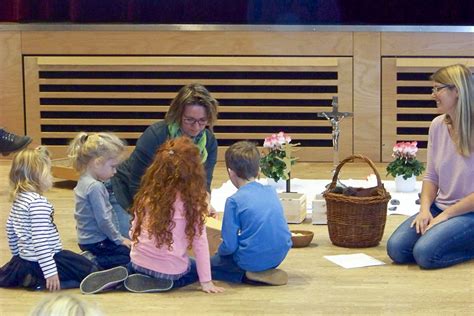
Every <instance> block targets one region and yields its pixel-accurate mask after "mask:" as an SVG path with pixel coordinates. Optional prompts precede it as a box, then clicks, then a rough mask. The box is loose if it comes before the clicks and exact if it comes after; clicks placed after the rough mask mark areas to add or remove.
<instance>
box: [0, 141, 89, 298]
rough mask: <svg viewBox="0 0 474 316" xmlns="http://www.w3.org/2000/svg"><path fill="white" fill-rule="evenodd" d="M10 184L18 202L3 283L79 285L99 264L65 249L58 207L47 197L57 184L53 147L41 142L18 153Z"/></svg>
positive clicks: (2, 272) (0, 283)
mask: <svg viewBox="0 0 474 316" xmlns="http://www.w3.org/2000/svg"><path fill="white" fill-rule="evenodd" d="M10 184H11V189H12V190H11V196H12V198H13V199H14V202H13V205H12V208H11V210H10V215H9V217H8V219H7V224H6V231H7V237H8V245H9V247H10V252H11V254H12V256H13V257H12V259H11V260H10V261H9V262H8V263H7V264H6V265H4V266H3V267H2V268H1V269H0V287H17V286H20V287H26V288H31V289H44V288H46V289H48V290H50V291H57V290H60V289H61V288H74V287H79V284H80V282H81V281H82V279H83V278H84V277H85V276H87V275H88V274H89V273H91V272H93V271H96V270H97V267H96V266H95V265H94V264H93V263H92V262H90V261H89V260H88V259H86V258H84V257H82V256H81V255H78V254H76V253H73V252H71V251H68V250H63V248H62V244H61V240H60V239H59V233H58V230H57V228H56V225H55V224H54V222H53V214H54V209H53V206H52V205H51V203H50V202H49V201H48V200H47V199H46V197H44V196H43V193H44V192H46V191H48V190H49V189H50V188H51V186H52V176H51V159H50V155H49V152H48V150H47V149H46V148H45V147H38V148H36V149H26V150H23V151H21V152H19V153H18V154H17V155H16V156H15V157H14V158H13V161H12V167H11V170H10Z"/></svg>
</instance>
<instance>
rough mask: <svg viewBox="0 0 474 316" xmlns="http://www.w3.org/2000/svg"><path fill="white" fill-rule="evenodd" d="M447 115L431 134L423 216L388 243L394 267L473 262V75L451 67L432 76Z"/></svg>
mask: <svg viewBox="0 0 474 316" xmlns="http://www.w3.org/2000/svg"><path fill="white" fill-rule="evenodd" d="M431 79H432V80H433V83H434V87H433V91H432V94H431V96H432V98H433V99H434V101H436V107H437V108H438V111H439V112H440V113H441V114H442V115H440V116H438V117H436V118H435V119H434V120H433V121H432V122H431V126H430V129H429V138H428V156H427V157H428V162H427V168H426V174H425V176H424V178H423V186H422V190H421V205H420V212H419V213H418V214H416V215H414V216H412V217H411V218H409V219H407V220H406V221H405V222H404V223H402V224H401V225H400V227H398V228H397V230H396V231H395V232H394V233H393V235H392V236H391V237H390V239H389V240H388V242H387V252H388V255H389V256H390V258H392V260H393V261H394V262H395V263H416V264H418V265H419V266H420V267H422V268H424V269H436V268H444V267H448V266H451V265H454V264H458V263H461V262H464V261H468V260H470V259H472V258H474V181H473V179H474V154H473V151H474V87H473V78H472V74H471V71H470V70H469V69H468V68H467V67H465V66H463V65H452V66H448V67H444V68H441V69H439V70H438V71H436V72H435V73H434V74H433V75H432V76H431Z"/></svg>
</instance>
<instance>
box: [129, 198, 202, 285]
mask: <svg viewBox="0 0 474 316" xmlns="http://www.w3.org/2000/svg"><path fill="white" fill-rule="evenodd" d="M174 209H175V213H174V216H173V221H174V222H175V224H176V225H175V227H174V229H173V231H172V233H173V244H172V250H168V247H167V246H161V247H160V248H157V247H156V242H155V238H154V237H151V238H149V235H148V229H147V224H146V221H147V218H146V217H145V219H144V221H143V224H142V225H143V226H142V229H141V233H140V236H138V243H132V250H131V252H130V257H131V261H132V262H133V263H134V264H137V265H139V266H141V267H144V268H146V269H149V270H153V271H157V272H160V273H165V274H181V273H184V272H185V271H186V270H187V268H188V265H189V257H188V255H187V253H186V251H187V246H188V240H187V238H186V234H185V228H186V218H185V217H184V205H183V201H182V200H181V197H180V196H179V194H178V196H177V198H176V201H175V203H174ZM135 226H136V221H135V220H134V221H133V222H132V228H131V231H130V234H131V235H132V233H133V231H134V229H135ZM192 248H193V251H194V253H195V255H196V266H197V272H198V275H199V281H200V282H201V283H202V282H209V281H211V265H210V260H209V246H208V242H207V234H206V228H205V227H204V229H203V231H202V232H201V234H200V235H198V236H195V237H194V240H193V242H192Z"/></svg>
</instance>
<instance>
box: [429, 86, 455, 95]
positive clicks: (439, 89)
mask: <svg viewBox="0 0 474 316" xmlns="http://www.w3.org/2000/svg"><path fill="white" fill-rule="evenodd" d="M452 87H454V86H453V85H450V84H444V85H442V86H438V87H433V89H431V92H432V93H434V94H436V93H438V92H440V91H441V90H443V89H444V88H450V89H451V88H452Z"/></svg>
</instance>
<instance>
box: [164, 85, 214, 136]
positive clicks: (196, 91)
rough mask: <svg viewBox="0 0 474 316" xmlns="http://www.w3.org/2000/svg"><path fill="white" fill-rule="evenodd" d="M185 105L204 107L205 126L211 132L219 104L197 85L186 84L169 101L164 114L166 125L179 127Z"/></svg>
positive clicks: (204, 89)
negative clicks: (205, 115)
mask: <svg viewBox="0 0 474 316" xmlns="http://www.w3.org/2000/svg"><path fill="white" fill-rule="evenodd" d="M187 105H200V106H202V107H204V109H205V110H206V114H207V124H208V125H209V128H210V129H211V130H212V128H213V127H214V123H215V122H216V121H217V112H218V110H217V108H218V106H219V102H217V100H216V99H214V98H213V97H212V96H211V93H210V92H209V91H208V90H207V89H206V88H205V87H204V86H203V85H201V84H199V83H191V84H188V85H186V86H184V87H182V88H181V89H180V90H179V92H178V94H177V95H176V97H175V98H174V99H173V101H171V104H170V108H169V110H168V112H166V115H165V122H166V123H167V124H173V123H176V124H178V125H181V119H182V117H183V113H184V109H185V108H186V106H187Z"/></svg>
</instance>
